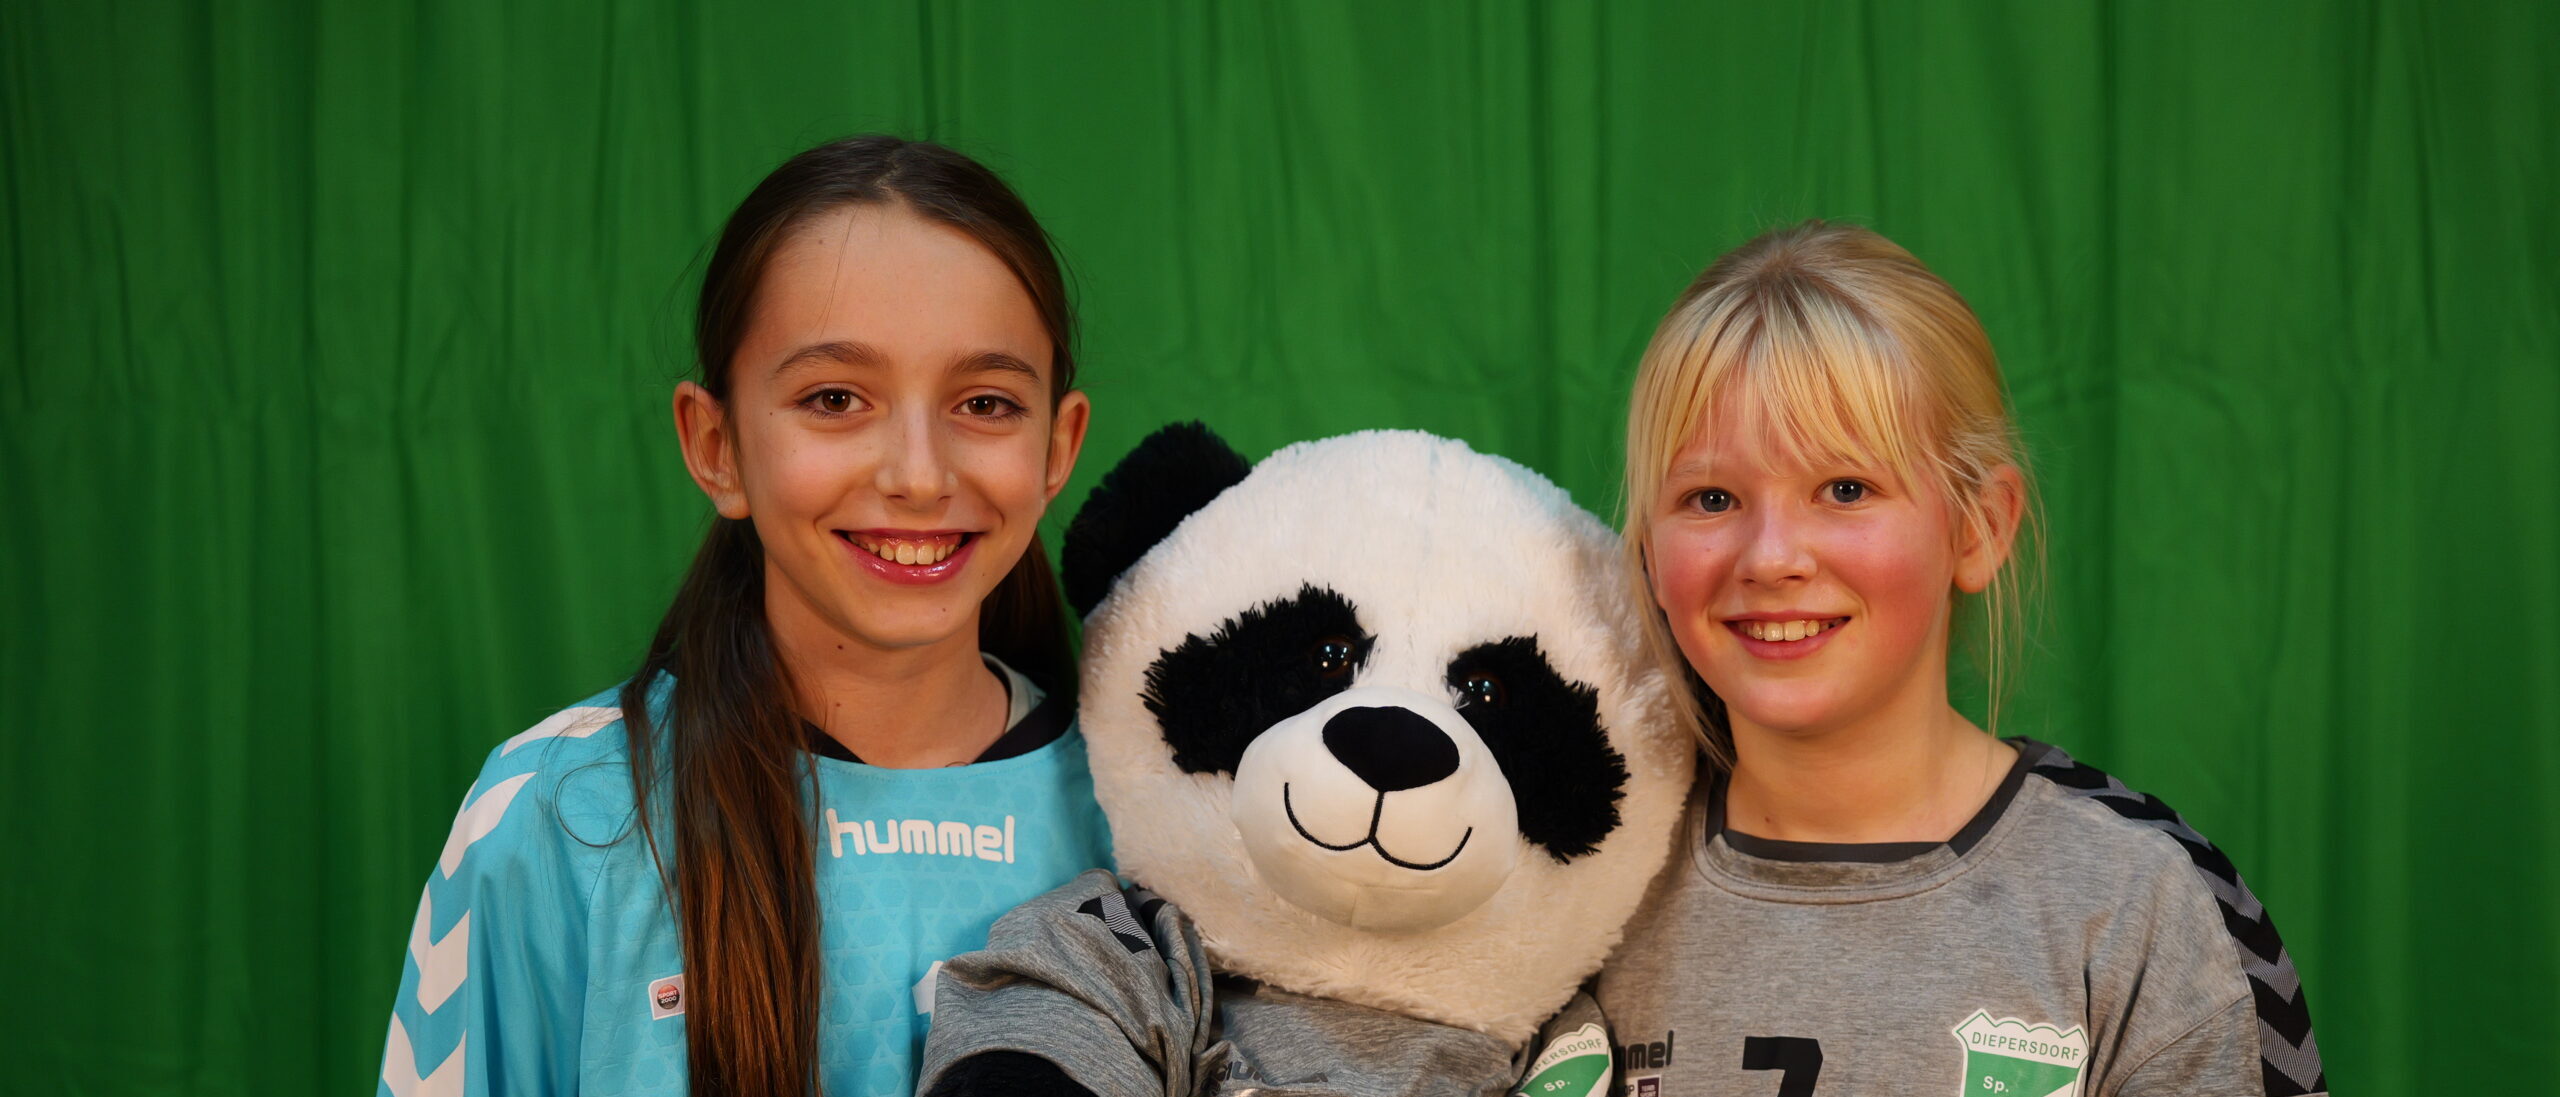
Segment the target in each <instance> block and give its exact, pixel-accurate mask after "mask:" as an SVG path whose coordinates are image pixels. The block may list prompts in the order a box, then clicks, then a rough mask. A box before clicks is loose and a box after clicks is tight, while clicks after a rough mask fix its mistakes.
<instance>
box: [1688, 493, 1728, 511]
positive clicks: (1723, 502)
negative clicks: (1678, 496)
mask: <svg viewBox="0 0 2560 1097" xmlns="http://www.w3.org/2000/svg"><path fill="white" fill-rule="evenodd" d="M1689 501H1690V502H1691V503H1693V504H1695V505H1696V506H1697V508H1698V509H1699V510H1703V511H1705V512H1707V513H1709V514H1722V513H1724V512H1726V511H1728V510H1732V509H1733V493H1732V492H1729V491H1726V490H1724V489H1723V488H1708V489H1706V490H1705V491H1700V492H1694V493H1692V494H1691V495H1690V496H1689Z"/></svg>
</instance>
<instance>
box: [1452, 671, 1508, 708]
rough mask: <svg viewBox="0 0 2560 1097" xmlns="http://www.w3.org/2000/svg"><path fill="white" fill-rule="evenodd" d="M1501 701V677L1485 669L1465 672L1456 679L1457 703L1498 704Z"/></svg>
mask: <svg viewBox="0 0 2560 1097" xmlns="http://www.w3.org/2000/svg"><path fill="white" fill-rule="evenodd" d="M1502 701H1503V692H1502V679H1500V678H1497V677H1494V676H1493V675H1492V674H1491V673H1488V672H1486V671H1481V670H1476V671H1469V672H1467V676H1466V677H1464V678H1461V679H1459V680H1458V703H1459V704H1461V705H1485V706H1494V705H1500V704H1501V703H1502Z"/></svg>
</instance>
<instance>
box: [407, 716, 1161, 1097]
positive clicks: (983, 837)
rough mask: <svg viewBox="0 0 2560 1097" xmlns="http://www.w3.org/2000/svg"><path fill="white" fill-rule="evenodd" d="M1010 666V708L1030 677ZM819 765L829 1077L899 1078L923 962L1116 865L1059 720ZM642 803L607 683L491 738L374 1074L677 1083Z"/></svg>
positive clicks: (913, 1036) (906, 1082)
mask: <svg viewBox="0 0 2560 1097" xmlns="http://www.w3.org/2000/svg"><path fill="white" fill-rule="evenodd" d="M1008 677H1011V678H1012V681H1013V682H1014V683H1016V686H1015V696H1016V698H1017V703H1016V705H1015V714H1016V716H1015V718H1016V720H1017V721H1018V720H1019V719H1020V717H1021V714H1022V712H1023V710H1024V709H1025V708H1026V707H1027V706H1026V704H1024V703H1023V701H1024V700H1025V697H1024V693H1025V690H1026V688H1027V683H1022V681H1021V679H1020V678H1019V677H1018V676H1012V675H1010V674H1008ZM667 692H668V690H667V686H666V685H665V684H661V685H660V687H659V688H658V690H657V691H656V692H655V693H654V694H653V696H652V701H651V703H652V706H653V707H657V706H663V705H664V704H665V700H666V695H667ZM815 761H816V765H817V769H818V790H817V791H818V794H817V802H816V804H815V805H814V806H815V808H816V809H817V813H816V819H815V832H814V835H813V837H814V838H815V846H816V856H817V875H816V881H817V890H818V905H819V911H820V917H821V918H822V919H823V923H822V925H821V928H820V931H819V945H820V949H821V951H822V956H821V958H820V960H819V964H820V971H821V977H822V978H823V979H824V981H825V988H824V993H823V996H822V998H821V1000H820V1002H819V1005H818V1010H819V1034H818V1065H819V1079H820V1082H821V1084H823V1085H824V1087H825V1089H826V1092H827V1094H828V1095H829V1097H856V1095H861V1094H898V1095H901V1097H903V1095H905V1094H909V1093H911V1092H913V1087H914V1084H915V1069H916V1056H917V1053H918V1052H919V1050H920V1049H921V1047H922V1045H923V1041H924V1034H925V1029H926V1026H927V1022H928V1020H929V1017H930V1013H931V1008H932V1007H931V1004H930V1003H931V998H930V995H931V988H932V982H931V979H930V977H929V973H930V971H931V970H932V968H933V966H934V965H935V964H937V963H939V962H940V961H942V960H943V959H945V958H948V957H950V956H953V955H956V954H958V953H961V952H966V951H970V950H972V949H977V948H982V947H984V946H985V945H986V940H987V929H988V927H989V926H991V925H993V924H994V922H995V920H996V918H997V916H999V915H1001V914H1003V913H1005V912H1006V911H1008V910H1011V909H1013V907H1014V906H1015V905H1017V904H1019V903H1021V902H1023V901H1024V900H1027V899H1030V898H1031V897H1033V896H1035V895H1038V894H1040V893H1042V892H1044V891H1047V890H1049V889H1050V888H1053V887H1056V886H1057V885H1059V884H1062V883H1064V882H1066V881H1067V880H1068V879H1070V878H1072V877H1074V876H1075V875H1076V873H1078V872H1080V871H1082V870H1084V869H1087V868H1092V867H1096V866H1107V865H1109V864H1110V863H1111V859H1110V858H1111V842H1110V832H1109V829H1108V824H1107V823H1106V822H1105V821H1104V819H1103V816H1102V812H1101V809H1099V808H1097V807H1095V806H1094V802H1093V782H1092V778H1091V776H1090V775H1089V774H1088V773H1087V771H1086V768H1085V751H1084V740H1083V738H1082V737H1081V736H1080V735H1078V734H1077V733H1076V732H1075V731H1074V730H1072V729H1070V730H1068V731H1067V732H1066V734H1064V735H1062V736H1060V737H1059V738H1058V739H1056V740H1055V741H1053V742H1051V743H1049V744H1048V745H1046V746H1043V747H1040V748H1038V749H1035V750H1032V751H1030V752H1029V753H1026V754H1021V755H1019V756H1016V757H1011V758H1005V759H1002V760H999V761H990V762H980V763H977V764H974V765H968V766H955V767H951V768H947V769H904V770H902V769H879V768H874V767H871V766H866V765H862V764H860V763H855V762H846V761H838V760H835V759H831V758H824V757H821V758H818V759H816V760H815ZM632 822H633V802H632V795H631V773H630V766H629V755H628V754H627V752H626V747H625V741H624V738H623V725H622V710H621V709H620V708H618V707H617V706H616V696H615V694H614V693H612V692H606V693H602V694H598V695H597V696H595V697H592V698H589V699H588V700H586V701H585V702H583V703H581V704H578V705H576V706H573V707H571V708H568V709H565V710H562V711H561V712H560V713H558V714H556V715H554V716H552V717H551V718H550V719H547V720H544V721H543V722H541V723H540V724H537V725H535V726H534V727H532V728H531V729H529V730H527V731H525V732H524V733H522V734H519V735H517V736H515V737H514V738H511V739H508V740H507V741H506V742H504V743H502V744H500V745H499V746H498V748H497V749H495V750H493V751H491V752H490V754H489V759H488V762H487V763H486V764H485V765H483V766H482V767H481V770H480V779H479V780H478V781H476V782H474V783H473V784H472V787H471V791H470V792H469V793H467V794H466V795H465V796H464V797H463V806H462V811H461V813H460V814H459V815H457V816H456V817H455V818H454V823H453V831H452V834H451V836H449V837H448V838H446V839H445V844H444V851H443V853H442V854H441V855H440V856H438V857H437V859H436V864H435V867H434V868H432V869H431V870H429V871H428V873H427V886H426V893H425V894H424V895H423V896H421V897H420V898H419V900H418V914H417V919H416V921H415V923H414V924H413V925H412V927H411V929H410V931H409V947H408V957H407V960H406V961H405V962H404V963H403V964H402V966H401V975H400V993H399V998H398V1000H397V1001H396V1002H395V1003H394V1005H393V1008H392V1013H391V1030H390V1034H389V1037H388V1039H387V1042H386V1046H385V1049H384V1052H383V1059H382V1083H381V1087H380V1088H379V1090H378V1092H379V1093H382V1094H391V1095H395V1097H411V1095H421V1097H424V1095H437V1097H444V1095H455V1097H459V1095H472V1097H485V1095H495V1094H571V1093H577V1094H585V1095H588V1097H614V1095H619V1094H666V1093H682V1092H684V1091H685V1088H686V1074H685V1029H684V1024H685V1010H686V1007H687V1005H688V1003H687V1001H686V995H685V989H684V973H683V957H682V950H681V948H680V946H679V943H678V935H677V925H676V920H675V916H674V912H673V909H672V907H671V906H670V905H669V904H668V902H667V900H666V896H665V892H664V889H663V886H662V885H661V883H660V881H659V878H658V874H657V872H656V871H655V870H654V868H653V867H652V866H651V865H650V862H649V856H648V851H647V844H646V842H644V841H643V840H642V839H641V837H640V836H639V834H638V832H637V828H635V827H634V826H633V825H632ZM659 833H660V836H661V840H662V841H663V840H664V839H665V835H666V831H664V830H663V829H662V830H661V831H660V832H659ZM919 988H922V989H921V990H920V989H919Z"/></svg>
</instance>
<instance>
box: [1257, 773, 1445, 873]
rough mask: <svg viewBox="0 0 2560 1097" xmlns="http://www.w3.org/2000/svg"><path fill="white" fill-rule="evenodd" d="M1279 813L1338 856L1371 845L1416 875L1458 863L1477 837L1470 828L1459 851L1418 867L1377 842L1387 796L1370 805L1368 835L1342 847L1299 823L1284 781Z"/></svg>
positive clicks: (1384, 858)
mask: <svg viewBox="0 0 2560 1097" xmlns="http://www.w3.org/2000/svg"><path fill="white" fill-rule="evenodd" d="M1266 802H1268V801H1266ZM1280 810H1281V811H1283V812H1285V813H1287V814H1288V816H1289V825H1290V826H1293V827H1296V828H1298V837H1301V838H1304V839H1306V840H1307V841H1309V842H1312V843H1314V844H1315V845H1316V846H1317V847H1319V848H1322V849H1329V850H1332V851H1333V852H1335V853H1347V852H1349V851H1351V850H1355V849H1358V848H1360V847H1362V846H1370V847H1373V848H1375V849H1376V850H1377V851H1378V856H1379V858H1380V859H1382V860H1384V861H1386V863H1388V864H1390V865H1394V866H1396V867H1397V868H1409V869H1413V870H1414V871H1416V872H1429V871H1431V870H1432V869H1435V868H1442V867H1445V866H1446V865H1448V863H1449V862H1451V861H1455V860H1457V859H1458V855H1459V854H1461V853H1464V852H1466V851H1467V840H1468V839H1470V838H1473V837H1475V835H1476V828H1474V827H1468V828H1467V832H1466V833H1464V834H1461V835H1459V836H1458V848H1456V849H1453V850H1450V851H1449V855H1448V856H1446V857H1443V858H1441V859H1439V860H1437V861H1433V862H1431V863H1430V864H1427V865H1424V864H1416V863H1415V862H1412V861H1407V860H1404V859H1402V858H1399V857H1397V856H1396V855H1395V854H1392V853H1389V852H1387V847H1386V846H1385V845H1384V844H1382V843H1380V842H1379V841H1378V820H1379V819H1380V818H1382V817H1384V816H1385V815H1386V813H1387V794H1386V793H1383V792H1381V793H1379V794H1378V799H1377V802H1376V803H1374V804H1372V805H1370V808H1369V833H1368V835H1367V836H1366V837H1364V838H1362V839H1360V840H1359V841H1357V842H1351V843H1347V844H1344V845H1339V846H1337V845H1334V844H1333V843H1331V842H1327V841H1325V840H1324V839H1322V838H1318V837H1316V836H1315V835H1313V834H1310V833H1308V832H1307V825H1306V824H1305V823H1301V822H1299V821H1298V811H1297V809H1296V808H1294V807H1292V806H1290V804H1289V784H1288V782H1286V781H1283V782H1281V784H1280Z"/></svg>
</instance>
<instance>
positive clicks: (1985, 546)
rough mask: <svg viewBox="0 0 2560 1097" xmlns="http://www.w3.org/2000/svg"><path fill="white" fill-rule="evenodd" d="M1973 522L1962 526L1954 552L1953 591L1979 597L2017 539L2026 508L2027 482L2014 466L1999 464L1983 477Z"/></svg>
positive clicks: (2006, 558) (1988, 585)
mask: <svg viewBox="0 0 2560 1097" xmlns="http://www.w3.org/2000/svg"><path fill="white" fill-rule="evenodd" d="M1979 494H1980V497H1979V498H1978V499H1977V500H1976V504H1975V506H1974V520H1973V521H1970V522H1966V523H1965V527H1966V528H1965V535H1964V536H1965V540H1964V543H1963V545H1962V546H1960V547H1959V549H1958V551H1957V553H1956V589H1957V590H1960V591H1963V592H1965V593H1966V594H1980V593H1982V592H1983V591H1985V590H1989V589H1990V588H1991V580H1992V579H1993V578H1995V577H1997V576H1998V575H1999V574H2000V566H2001V565H2002V564H2005V563H2008V562H2009V552H2010V550H2011V549H2013V548H2015V547H2016V545H2017V539H2018V520H2019V518H2020V516H2022V515H2024V514H2025V513H2026V509H2027V480H2026V477H2025V476H2024V475H2023V474H2021V473H2020V472H2019V471H2018V466H2016V465H2005V464H2004V465H2001V466H2000V467H1998V468H1995V469H1992V470H1991V475H1989V476H1986V477H1984V478H1983V481H1982V487H1981V488H1980V489H1979Z"/></svg>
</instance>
